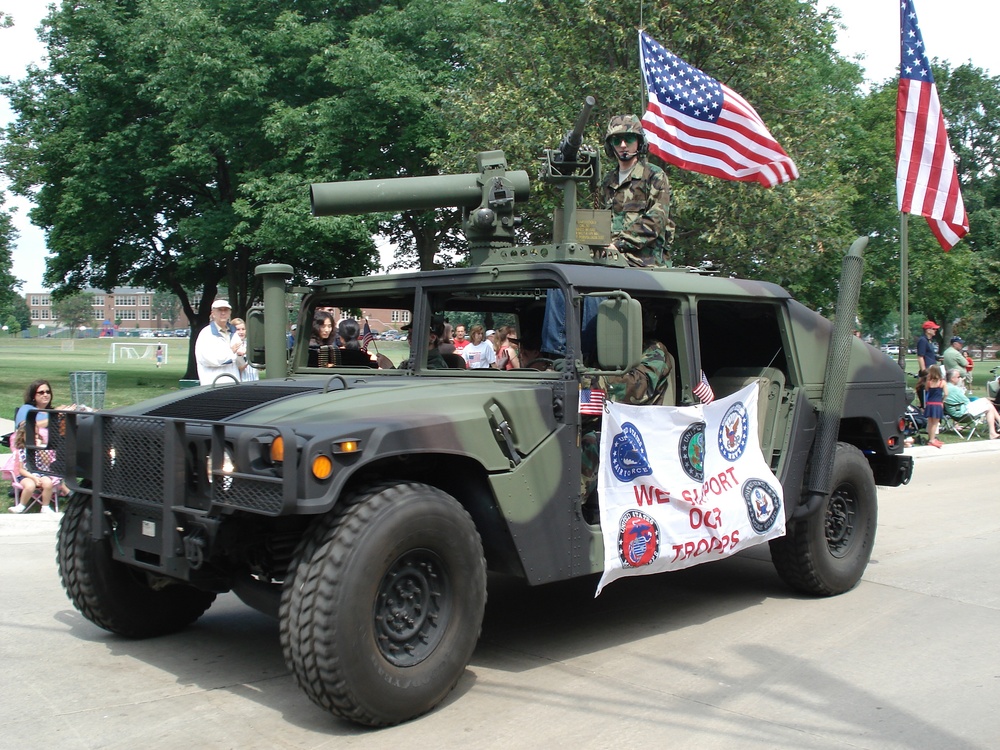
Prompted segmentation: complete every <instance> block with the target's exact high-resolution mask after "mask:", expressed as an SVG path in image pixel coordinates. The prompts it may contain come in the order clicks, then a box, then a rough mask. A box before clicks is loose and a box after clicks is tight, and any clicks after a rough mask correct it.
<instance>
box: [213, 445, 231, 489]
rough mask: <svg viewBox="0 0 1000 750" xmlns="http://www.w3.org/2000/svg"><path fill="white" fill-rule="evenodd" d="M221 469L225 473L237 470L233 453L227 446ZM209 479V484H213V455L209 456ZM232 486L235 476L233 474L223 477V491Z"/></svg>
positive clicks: (223, 454)
mask: <svg viewBox="0 0 1000 750" xmlns="http://www.w3.org/2000/svg"><path fill="white" fill-rule="evenodd" d="M219 470H220V471H221V472H222V473H223V474H227V475H228V474H232V473H233V472H234V471H236V464H235V462H234V461H233V454H232V453H230V452H229V449H228V448H226V449H225V450H224V451H223V452H222V466H221V467H220V469H219ZM208 481H209V484H211V482H212V457H211V456H209V457H208ZM232 486H233V478H232V477H231V476H225V477H223V479H222V489H223V491H226V490H228V489H229V488H230V487H232Z"/></svg>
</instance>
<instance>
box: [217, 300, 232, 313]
mask: <svg viewBox="0 0 1000 750" xmlns="http://www.w3.org/2000/svg"><path fill="white" fill-rule="evenodd" d="M222 307H224V308H226V309H227V310H232V309H233V307H232V305H230V304H229V300H225V299H217V300H215V302H213V303H212V309H213V310H216V309H218V308H222Z"/></svg>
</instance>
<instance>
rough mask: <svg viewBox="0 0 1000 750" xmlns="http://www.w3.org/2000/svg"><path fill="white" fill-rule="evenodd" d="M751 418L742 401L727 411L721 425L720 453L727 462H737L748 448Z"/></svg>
mask: <svg viewBox="0 0 1000 750" xmlns="http://www.w3.org/2000/svg"><path fill="white" fill-rule="evenodd" d="M749 428H750V418H749V415H748V414H747V408H746V407H745V406H744V405H743V402H742V401H737V402H736V403H735V404H733V405H732V406H730V407H729V409H727V410H726V414H725V416H724V417H723V418H722V423H721V424H720V425H719V452H720V453H722V457H723V458H724V459H726V460H727V461H730V462H732V461H735V460H737V459H738V458H739V457H740V456H742V455H743V451H744V449H745V448H746V447H747V434H748V433H749V431H750V429H749Z"/></svg>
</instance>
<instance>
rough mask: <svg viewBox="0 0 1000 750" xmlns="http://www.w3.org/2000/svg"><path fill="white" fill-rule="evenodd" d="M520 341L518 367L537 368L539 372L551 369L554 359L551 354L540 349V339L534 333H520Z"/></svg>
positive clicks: (523, 368)
mask: <svg viewBox="0 0 1000 750" xmlns="http://www.w3.org/2000/svg"><path fill="white" fill-rule="evenodd" d="M520 343H521V349H520V359H521V367H520V369H522V370H525V369H530V370H538V371H539V372H545V371H547V370H551V369H553V364H552V363H553V362H554V359H553V357H552V355H551V354H550V353H549V352H543V351H542V344H541V341H540V339H539V338H538V337H537V336H536V335H535V334H532V333H525V334H522V338H521V342H520Z"/></svg>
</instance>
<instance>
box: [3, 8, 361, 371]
mask: <svg viewBox="0 0 1000 750" xmlns="http://www.w3.org/2000/svg"><path fill="white" fill-rule="evenodd" d="M357 5H358V6H359V7H360V8H362V9H365V8H367V4H365V3H358V4H357ZM336 15H338V14H330V13H328V8H327V4H326V3H321V2H318V1H313V2H301V3H297V4H296V7H295V10H294V11H289V10H283V9H282V8H281V7H280V6H279V5H277V4H274V3H269V2H261V1H258V2H250V3H246V2H241V3H237V2H234V1H233V0H178V1H177V2H163V1H162V0H137V1H136V2H129V3H119V2H116V0H95V2H90V3H86V4H64V5H61V6H58V7H55V8H54V9H53V11H52V12H51V14H50V15H49V16H48V18H47V19H46V20H45V22H44V31H43V37H44V40H45V42H46V45H47V56H48V66H47V67H46V68H45V69H38V68H33V69H31V70H29V72H28V75H27V77H26V78H25V79H24V80H23V81H20V82H17V83H9V84H8V85H6V86H4V87H3V88H4V93H5V94H7V96H8V97H9V98H10V100H11V104H12V108H13V109H14V111H15V112H16V113H17V116H18V119H17V121H16V122H15V123H14V124H13V125H12V126H10V127H8V128H7V130H6V133H5V139H4V143H3V157H4V160H3V161H4V170H5V173H6V174H7V176H8V177H9V178H10V179H11V181H12V186H13V190H14V191H15V192H17V193H18V194H20V195H25V196H30V197H32V198H33V199H34V200H35V202H36V204H37V207H36V208H35V209H34V210H33V211H32V214H31V217H32V220H33V222H34V223H35V224H37V225H39V226H41V227H43V228H45V229H46V231H47V232H48V238H49V249H50V250H51V251H52V252H53V253H54V257H53V258H52V259H50V261H49V263H48V269H47V272H46V282H47V283H49V284H52V285H56V286H58V287H59V288H62V289H65V290H67V291H68V290H73V289H81V288H84V287H86V286H92V287H96V288H102V289H110V288H112V287H114V286H118V285H126V284H127V285H135V286H144V287H147V288H156V289H161V290H164V291H172V292H173V293H174V294H175V295H177V297H178V298H179V299H180V300H181V304H182V307H183V309H184V312H185V314H186V315H187V316H188V318H189V319H190V320H191V321H192V323H193V326H194V327H195V328H196V329H197V328H199V327H201V326H202V325H203V324H205V323H206V322H207V319H208V312H209V306H210V304H211V301H212V299H213V298H214V297H215V293H216V290H217V288H218V286H219V285H220V283H225V285H226V286H228V288H229V290H230V294H231V296H232V302H233V305H234V307H235V309H236V310H237V311H238V312H240V313H242V312H244V311H245V310H246V308H247V306H248V304H249V301H250V297H251V294H252V291H251V289H252V283H253V267H254V266H255V265H256V264H257V263H260V262H290V261H294V262H295V265H296V267H297V269H298V270H299V272H300V274H301V277H302V278H304V277H305V276H306V275H307V274H315V275H321V276H330V275H352V274H362V273H365V272H367V271H370V270H372V269H373V268H374V267H375V260H374V254H375V253H374V243H373V242H372V240H371V233H370V232H369V231H368V230H369V228H368V225H367V224H366V223H365V222H364V221H361V220H358V219H355V218H345V219H335V220H327V221H322V222H320V221H315V220H313V219H312V218H311V217H310V216H309V211H308V202H307V193H306V186H307V185H308V182H309V181H311V180H313V179H317V178H319V177H320V176H321V175H320V173H319V172H318V171H317V172H314V173H313V174H306V173H305V170H304V169H303V168H302V165H301V164H299V165H292V166H295V168H290V165H291V163H292V162H293V161H294V158H295V155H294V154H290V153H289V152H288V151H286V150H280V149H276V148H275V147H274V145H273V143H272V139H271V137H270V136H271V135H272V134H270V133H269V132H268V130H267V118H268V116H269V115H270V114H271V113H272V112H273V111H275V110H280V109H282V108H284V107H287V106H289V104H290V103H294V104H296V105H297V104H298V103H300V102H301V101H302V99H303V98H306V99H309V98H315V97H316V96H318V95H319V92H318V91H316V90H309V89H308V87H307V86H304V85H303V84H304V83H308V82H310V81H309V79H316V78H317V77H316V76H310V75H309V70H310V68H313V67H315V66H316V65H317V64H321V60H320V59H317V58H318V56H319V54H320V51H321V50H323V49H324V48H325V47H327V45H330V44H331V43H333V42H334V41H335V40H336V38H337V36H338V35H340V34H342V25H341V23H340V22H339V21H338V20H336V19H334V18H333V16H336ZM333 174H335V173H334V172H333V171H332V170H330V169H329V166H328V165H327V167H326V169H325V170H324V175H323V176H325V177H327V178H329V177H331V176H333ZM70 175H72V179H67V177H68V176H70ZM36 186H40V187H37V188H36ZM186 289H200V290H201V300H202V302H201V305H200V306H199V308H198V309H197V310H195V309H194V308H193V306H192V304H191V298H190V297H188V294H187V292H186V291H185V290H186ZM193 346H194V343H193V339H192V343H191V350H192V352H193ZM189 359H190V361H189V370H193V368H194V363H193V358H189Z"/></svg>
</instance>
